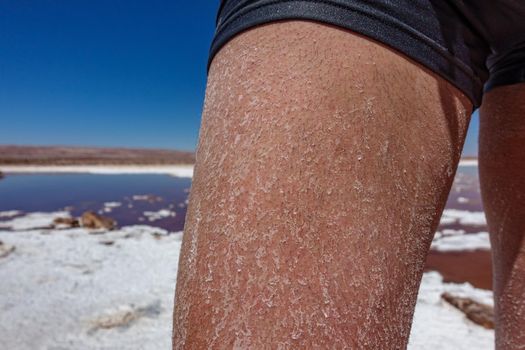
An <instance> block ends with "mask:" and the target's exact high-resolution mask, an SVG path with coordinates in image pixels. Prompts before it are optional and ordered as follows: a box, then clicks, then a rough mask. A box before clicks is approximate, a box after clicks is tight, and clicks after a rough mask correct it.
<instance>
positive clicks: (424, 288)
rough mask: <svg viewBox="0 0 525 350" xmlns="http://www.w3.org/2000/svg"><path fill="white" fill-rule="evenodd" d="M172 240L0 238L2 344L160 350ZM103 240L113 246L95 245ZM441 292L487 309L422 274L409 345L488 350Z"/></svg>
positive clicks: (176, 242)
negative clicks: (126, 318) (101, 323)
mask: <svg viewBox="0 0 525 350" xmlns="http://www.w3.org/2000/svg"><path fill="white" fill-rule="evenodd" d="M35 214H38V216H41V217H44V215H42V214H47V216H46V220H48V221H47V222H49V220H51V221H52V219H53V218H54V217H58V216H63V214H64V212H56V213H32V214H28V215H26V216H24V217H22V218H21V219H24V220H25V221H24V220H22V221H19V224H18V225H19V226H17V227H22V225H25V227H29V226H31V224H36V222H37V220H36V219H35V218H36V217H37V216H36V215H35ZM28 217H29V218H30V219H28ZM14 220H16V219H13V220H11V221H14ZM42 233H46V234H42ZM159 236H162V237H161V238H160V239H159ZM466 236H469V235H456V236H449V237H458V238H460V239H464V238H465V237H466ZM447 238H448V237H447ZM181 239H182V232H177V233H172V234H170V235H168V231H166V230H163V229H159V228H156V227H152V226H146V225H136V226H126V227H123V228H121V229H119V230H115V231H110V232H107V233H104V234H103V235H89V234H88V231H87V230H86V229H83V228H75V229H64V230H56V229H34V230H30V229H25V230H21V231H17V232H13V231H0V240H2V241H4V242H5V243H8V244H11V245H15V246H16V251H15V252H14V253H13V254H11V255H10V256H9V257H7V258H5V259H2V260H0V281H2V283H0V311H1V312H0V339H2V346H5V348H6V349H21V350H24V349H35V348H74V349H81V350H82V349H86V350H87V349H100V348H118V349H137V348H140V349H146V350H149V349H152V350H153V349H168V348H169V347H170V344H171V338H170V337H171V324H172V321H171V316H172V315H171V312H172V309H173V291H174V288H175V281H176V275H177V263H178V259H179V251H180V246H181ZM103 240H113V241H114V242H115V243H114V244H113V245H110V246H107V245H103V244H100V243H101V241H103ZM444 291H448V292H451V293H453V294H454V295H458V296H468V297H471V298H473V299H475V300H477V301H480V302H483V303H486V304H491V303H492V299H491V298H492V293H491V292H489V291H484V290H480V289H476V288H474V287H472V286H471V285H470V284H467V283H465V284H449V283H443V280H442V278H441V276H440V275H439V274H438V273H437V272H428V273H425V274H424V277H423V281H422V284H421V288H420V292H419V296H418V302H417V307H416V312H415V321H414V324H413V326H412V332H411V338H410V344H409V347H408V348H409V349H414V350H415V349H438V350H439V349H460V350H461V349H481V350H483V349H493V343H494V332H493V331H491V330H486V329H484V328H482V327H480V326H478V325H475V324H473V323H472V322H470V321H469V320H467V319H466V317H465V316H464V315H463V314H462V313H461V312H460V311H458V310H457V309H455V308H454V307H452V306H450V305H448V304H446V303H445V302H443V301H442V300H441V299H440V295H441V293H442V292H444ZM159 303H160V304H159ZM158 304H159V305H160V312H159V313H158V314H156V313H155V314H154V315H150V316H148V317H140V318H138V319H136V320H134V321H133V322H132V323H131V324H130V325H129V326H127V327H114V328H110V329H99V330H96V331H93V322H95V321H96V320H98V319H100V317H101V316H102V317H103V316H104V315H107V314H112V313H113V312H114V310H120V309H126V310H141V309H144V308H146V309H147V308H148V307H150V306H151V305H158ZM50 318H52V319H53V322H49V319H50Z"/></svg>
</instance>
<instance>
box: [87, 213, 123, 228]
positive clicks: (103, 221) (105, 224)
mask: <svg viewBox="0 0 525 350" xmlns="http://www.w3.org/2000/svg"><path fill="white" fill-rule="evenodd" d="M80 223H81V224H82V227H85V228H90V229H104V230H113V229H115V228H116V227H117V222H116V221H115V220H113V219H112V218H109V217H106V216H102V215H98V214H97V213H94V212H92V211H86V212H85V213H84V214H82V217H81V218H80Z"/></svg>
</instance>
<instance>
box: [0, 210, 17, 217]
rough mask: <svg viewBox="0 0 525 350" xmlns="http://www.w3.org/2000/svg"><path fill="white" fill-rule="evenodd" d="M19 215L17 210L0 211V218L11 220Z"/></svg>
mask: <svg viewBox="0 0 525 350" xmlns="http://www.w3.org/2000/svg"><path fill="white" fill-rule="evenodd" d="M21 213H22V212H21V211H19V210H6V211H0V218H12V217H13V216H17V215H19V214H21Z"/></svg>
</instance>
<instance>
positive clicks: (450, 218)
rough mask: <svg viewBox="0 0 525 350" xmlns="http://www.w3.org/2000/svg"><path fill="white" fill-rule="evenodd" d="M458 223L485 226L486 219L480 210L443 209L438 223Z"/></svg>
mask: <svg viewBox="0 0 525 350" xmlns="http://www.w3.org/2000/svg"><path fill="white" fill-rule="evenodd" d="M454 223H460V224H462V225H466V226H485V225H486V224H487V220H486V219H485V213H484V212H482V211H468V210H458V209H445V210H444V211H443V215H442V216H441V220H440V224H442V225H448V224H454Z"/></svg>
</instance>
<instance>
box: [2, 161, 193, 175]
mask: <svg viewBox="0 0 525 350" xmlns="http://www.w3.org/2000/svg"><path fill="white" fill-rule="evenodd" d="M0 170H2V172H4V173H6V174H9V173H85V174H103V175H116V174H166V175H172V176H177V177H192V176H193V165H191V164H190V165H151V166H150V165H62V166H58V165H57V166H54V165H53V166H47V165H45V166H44V165H8V166H7V165H6V166H3V165H2V166H0Z"/></svg>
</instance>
